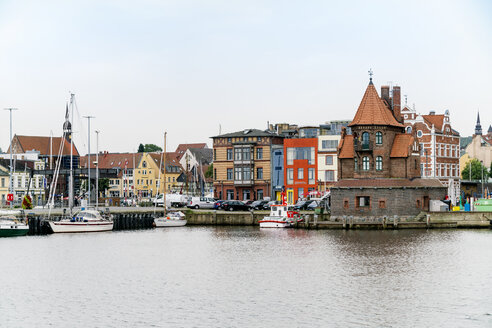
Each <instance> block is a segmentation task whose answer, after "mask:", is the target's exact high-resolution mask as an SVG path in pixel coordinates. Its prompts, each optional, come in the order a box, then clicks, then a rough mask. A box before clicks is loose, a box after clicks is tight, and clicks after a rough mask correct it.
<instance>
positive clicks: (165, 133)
mask: <svg viewBox="0 0 492 328" xmlns="http://www.w3.org/2000/svg"><path fill="white" fill-rule="evenodd" d="M166 137H167V132H164V190H163V194H164V216H166V171H167V170H166Z"/></svg>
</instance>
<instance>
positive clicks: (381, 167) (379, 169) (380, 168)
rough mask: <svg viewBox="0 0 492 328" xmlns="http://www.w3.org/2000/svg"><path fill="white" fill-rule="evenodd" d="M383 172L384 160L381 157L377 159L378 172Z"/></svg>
mask: <svg viewBox="0 0 492 328" xmlns="http://www.w3.org/2000/svg"><path fill="white" fill-rule="evenodd" d="M382 170H383V158H382V157H381V156H378V157H376V171H382Z"/></svg>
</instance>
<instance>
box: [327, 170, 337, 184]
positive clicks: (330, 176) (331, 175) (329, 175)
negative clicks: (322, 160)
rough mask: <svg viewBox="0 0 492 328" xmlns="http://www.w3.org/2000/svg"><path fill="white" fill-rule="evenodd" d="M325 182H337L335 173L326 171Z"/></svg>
mask: <svg viewBox="0 0 492 328" xmlns="http://www.w3.org/2000/svg"><path fill="white" fill-rule="evenodd" d="M325 181H335V171H332V170H328V171H325Z"/></svg>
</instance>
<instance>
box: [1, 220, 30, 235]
mask: <svg viewBox="0 0 492 328" xmlns="http://www.w3.org/2000/svg"><path fill="white" fill-rule="evenodd" d="M28 232H29V225H28V224H27V222H26V221H24V220H22V219H18V218H17V217H15V216H14V215H5V216H0V237H17V236H25V235H27V233H28Z"/></svg>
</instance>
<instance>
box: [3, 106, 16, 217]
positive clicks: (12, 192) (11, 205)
mask: <svg viewBox="0 0 492 328" xmlns="http://www.w3.org/2000/svg"><path fill="white" fill-rule="evenodd" d="M5 110H8V111H9V112H10V147H9V148H10V175H9V194H11V195H12V196H13V194H14V180H13V178H12V176H13V174H14V168H13V167H12V111H14V110H18V109H17V108H5ZM13 203H14V202H13V199H12V201H10V208H12V207H13V205H14V204H13Z"/></svg>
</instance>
